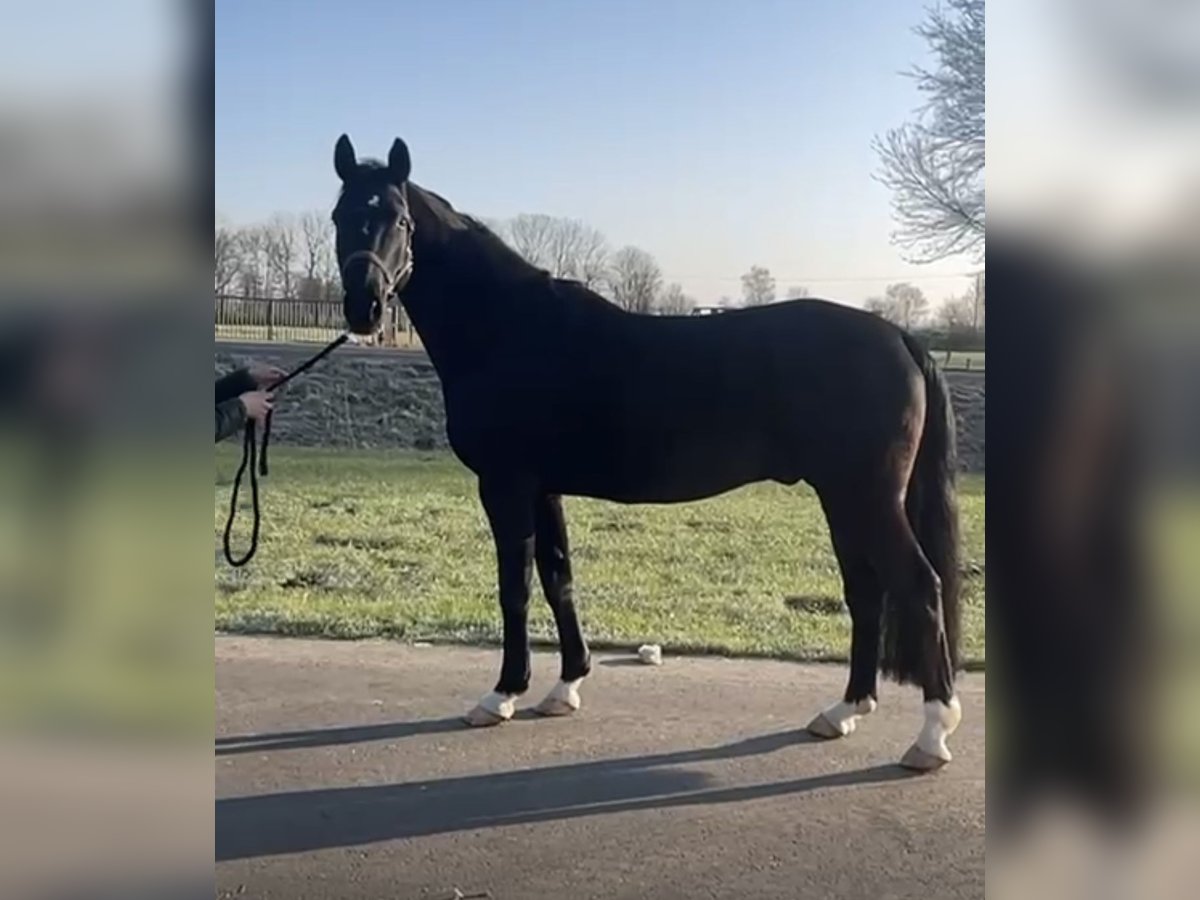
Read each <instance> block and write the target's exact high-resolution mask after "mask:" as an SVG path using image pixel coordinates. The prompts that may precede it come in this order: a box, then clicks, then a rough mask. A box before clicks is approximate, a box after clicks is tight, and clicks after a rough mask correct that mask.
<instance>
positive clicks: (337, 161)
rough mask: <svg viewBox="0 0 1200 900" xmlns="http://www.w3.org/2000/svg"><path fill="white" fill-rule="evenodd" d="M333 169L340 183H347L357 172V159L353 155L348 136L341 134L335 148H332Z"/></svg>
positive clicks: (352, 147)
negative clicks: (340, 180)
mask: <svg viewBox="0 0 1200 900" xmlns="http://www.w3.org/2000/svg"><path fill="white" fill-rule="evenodd" d="M333 168H334V171H336V172H337V174H338V178H340V179H342V181H349V180H350V179H351V178H353V177H354V173H355V172H357V171H358V157H356V156H355V154H354V145H353V144H351V143H350V137H349V135H345V134H343V135H342V136H341V137H340V138H338V141H337V146H336V147H334V148H333Z"/></svg>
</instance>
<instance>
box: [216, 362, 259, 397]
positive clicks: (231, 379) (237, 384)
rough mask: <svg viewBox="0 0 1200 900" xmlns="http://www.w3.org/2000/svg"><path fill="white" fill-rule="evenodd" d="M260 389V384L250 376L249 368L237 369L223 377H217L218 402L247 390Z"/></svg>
mask: <svg viewBox="0 0 1200 900" xmlns="http://www.w3.org/2000/svg"><path fill="white" fill-rule="evenodd" d="M256 390H258V385H257V384H255V383H254V379H253V378H251V377H250V370H249V369H237V370H236V371H233V372H230V373H229V374H228V375H226V376H224V377H223V378H218V379H217V402H218V403H224V402H225V401H226V400H230V399H232V398H234V397H240V396H241V395H242V394H244V393H246V392H247V391H256Z"/></svg>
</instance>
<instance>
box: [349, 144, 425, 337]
mask: <svg viewBox="0 0 1200 900" xmlns="http://www.w3.org/2000/svg"><path fill="white" fill-rule="evenodd" d="M333 167H334V169H335V170H336V171H337V174H338V177H339V178H341V180H342V194H341V196H340V197H339V198H338V202H337V206H335V207H334V210H333V225H334V229H335V231H336V234H337V261H338V269H339V271H340V272H341V273H342V291H343V292H344V294H345V299H344V300H343V302H342V308H343V312H344V313H345V316H346V324H347V325H349V326H350V330H351V331H353V332H355V333H357V334H373V333H374V332H375V331H377V330H378V329H379V323H380V320H381V319H382V318H383V305H384V303H386V302H387V301H388V300H389V299H390V298H391V296H392V295H393V294H395V293H397V292H399V291H400V290H402V289H403V288H404V285H405V284H407V283H408V278H409V275H410V274H411V273H412V233H413V220H412V215H411V214H410V212H409V208H408V193H407V187H406V186H407V182H408V175H409V172H410V171H411V169H412V164H411V162H410V160H409V157H408V147H406V146H405V144H404V141H402V140H400V139H399V138H396V141H395V143H393V144H392V149H391V152H390V153H388V161H387V165H383V164H381V163H377V162H371V161H364V162H362V163H361V164H360V163H359V161H358V159H357V157H356V156H355V154H354V145H352V144H351V143H350V138H349V137H347V136H346V135H344V134H343V135H342V136H341V137H340V138H338V142H337V147H336V148H335V149H334V154H333Z"/></svg>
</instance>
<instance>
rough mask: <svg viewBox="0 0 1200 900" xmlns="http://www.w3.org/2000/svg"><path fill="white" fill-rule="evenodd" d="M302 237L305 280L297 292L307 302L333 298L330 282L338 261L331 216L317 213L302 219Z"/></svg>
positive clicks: (311, 212) (309, 214)
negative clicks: (330, 293)
mask: <svg viewBox="0 0 1200 900" xmlns="http://www.w3.org/2000/svg"><path fill="white" fill-rule="evenodd" d="M300 236H301V243H302V245H303V246H302V248H301V250H302V252H303V266H304V279H303V282H302V283H301V285H300V289H299V290H298V291H297V293H298V294H299V296H300V297H302V298H304V299H314V300H316V299H320V298H323V297H327V296H328V295H329V288H328V282H329V280H330V276H331V274H333V273H334V272H335V271H336V269H337V265H336V261H335V260H334V246H333V241H334V231H333V223H332V222H330V221H329V217H328V216H326V215H324V214H322V213H320V212H317V211H315V210H313V211H309V212H306V213H304V215H302V216H301V217H300Z"/></svg>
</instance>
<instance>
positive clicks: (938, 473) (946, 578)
mask: <svg viewBox="0 0 1200 900" xmlns="http://www.w3.org/2000/svg"><path fill="white" fill-rule="evenodd" d="M904 344H905V346H906V347H907V348H908V352H909V353H911V354H912V357H913V360H914V361H915V362H916V363H917V365H918V366H920V368H921V374H922V375H923V376H924V377H925V427H924V429H923V430H922V433H921V443H920V446H919V447H918V449H917V459H916V462H915V464H914V466H913V471H912V475H911V476H910V478H909V483H908V494H907V500H906V502H905V511H906V512H907V513H908V521H909V524H910V525H911V526H912V530H913V533H914V534H915V535H916V538H917V543H918V544H920V546H921V550H922V551H923V552H924V554H925V558H926V559H927V560H929V563H930V565H932V566H933V570H934V571H935V572H936V573H937V576H938V578H939V579H940V580H941V587H942V597H941V601H942V603H941V606H942V625H943V628H944V629H945V635H946V644H947V646H948V648H949V651H950V662H951V667H952V669H951V671H953V670H955V669H957V668H958V654H959V647H958V640H959V569H958V566H959V559H958V543H959V532H958V528H959V525H958V496H957V492H956V489H955V476H956V470H957V467H958V460H957V451H956V447H955V427H954V409H953V407H952V406H951V404H950V391H949V388H948V387H947V386H946V379H945V377H944V376H943V375H942V372H941V370H940V369H939V368H938V366H937V364H936V363H935V362H934V361H933V357H932V356H930V354H929V353H928V352H927V351H926V350H925V348H923V347H922V346H921V345H920V344H919V343H918V342H917V341H916V340H915V339H914V338H913V337H912V336H911V335H909V334H907V333H905V334H904ZM884 607H885V608H884V617H885V620H884V629H883V633H884V638H883V647H882V651H883V652H882V660H881V667H882V669H883V671H884V673H885V674H887V675H891V676H892V677H894V678H895V679H896V680H897V681H901V682H910V683H912V682H915V683H919V682H920V679H921V673H922V672H923V671H924V669H925V667H924V666H923V665H922V661H923V656H924V654H925V653H926V652H927V650H926V649H925V648H927V647H928V646H929V645H928V643H927V642H926V640H925V635H924V634H923V629H922V628H921V624H920V620H919V619H918V618H917V617H919V616H920V615H921V608H920V607H916V606H914V605H913V604H911V603H885V604H884Z"/></svg>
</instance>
